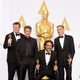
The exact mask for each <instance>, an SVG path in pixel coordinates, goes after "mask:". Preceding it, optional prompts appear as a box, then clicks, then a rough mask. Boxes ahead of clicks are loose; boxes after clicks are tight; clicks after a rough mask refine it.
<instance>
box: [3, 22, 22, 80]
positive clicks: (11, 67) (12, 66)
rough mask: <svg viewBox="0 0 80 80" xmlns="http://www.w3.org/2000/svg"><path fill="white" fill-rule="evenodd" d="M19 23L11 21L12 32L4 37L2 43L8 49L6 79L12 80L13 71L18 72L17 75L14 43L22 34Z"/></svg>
mask: <svg viewBox="0 0 80 80" xmlns="http://www.w3.org/2000/svg"><path fill="white" fill-rule="evenodd" d="M19 30H20V23H19V22H14V23H13V32H11V33H9V34H8V35H6V37H5V41H4V44H3V47H4V49H8V52H7V64H8V80H13V78H14V74H15V71H17V73H18V77H19V70H18V69H19V66H18V64H17V58H16V44H17V42H18V40H19V39H21V38H22V37H23V34H21V33H20V32H19Z"/></svg>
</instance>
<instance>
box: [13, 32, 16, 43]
mask: <svg viewBox="0 0 80 80" xmlns="http://www.w3.org/2000/svg"><path fill="white" fill-rule="evenodd" d="M12 39H13V41H14V42H16V38H15V35H14V33H12Z"/></svg>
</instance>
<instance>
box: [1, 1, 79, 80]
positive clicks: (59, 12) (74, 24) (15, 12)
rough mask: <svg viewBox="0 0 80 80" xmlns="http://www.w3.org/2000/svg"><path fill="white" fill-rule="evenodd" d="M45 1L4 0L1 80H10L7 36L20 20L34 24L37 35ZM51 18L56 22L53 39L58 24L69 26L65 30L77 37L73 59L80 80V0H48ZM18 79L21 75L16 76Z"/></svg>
mask: <svg viewBox="0 0 80 80" xmlns="http://www.w3.org/2000/svg"><path fill="white" fill-rule="evenodd" d="M42 2H43V0H0V80H8V79H7V78H8V73H7V63H6V57H7V50H4V49H3V42H4V38H5V35H6V34H7V33H9V32H11V31H12V23H13V22H15V21H20V22H21V23H24V24H22V27H21V32H22V33H23V26H24V25H25V24H26V25H31V26H32V29H33V30H32V34H31V36H32V37H35V38H36V39H37V36H36V26H35V24H36V22H38V21H40V19H41V15H38V11H39V9H40V7H41V5H42ZM45 2H46V5H47V8H48V11H49V19H48V20H49V21H50V22H52V23H53V24H54V34H53V38H52V40H54V38H55V37H57V36H58V35H57V31H56V26H57V25H59V24H63V25H65V28H66V30H65V33H66V34H70V35H72V36H73V37H74V42H75V48H76V52H75V56H74V60H73V68H72V78H73V80H80V69H79V68H80V9H79V7H80V0H45ZM15 80H17V78H16V77H15Z"/></svg>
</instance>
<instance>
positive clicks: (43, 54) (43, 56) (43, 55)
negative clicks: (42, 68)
mask: <svg viewBox="0 0 80 80" xmlns="http://www.w3.org/2000/svg"><path fill="white" fill-rule="evenodd" d="M42 58H43V62H44V64H45V65H46V60H45V50H44V51H43V53H42Z"/></svg>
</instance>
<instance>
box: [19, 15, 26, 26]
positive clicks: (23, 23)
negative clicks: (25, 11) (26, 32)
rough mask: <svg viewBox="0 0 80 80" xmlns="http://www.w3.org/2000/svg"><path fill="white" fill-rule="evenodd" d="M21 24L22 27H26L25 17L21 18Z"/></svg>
mask: <svg viewBox="0 0 80 80" xmlns="http://www.w3.org/2000/svg"><path fill="white" fill-rule="evenodd" d="M19 22H20V24H21V26H22V27H24V26H26V22H25V20H24V17H23V16H22V15H21V16H20V19H19Z"/></svg>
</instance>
